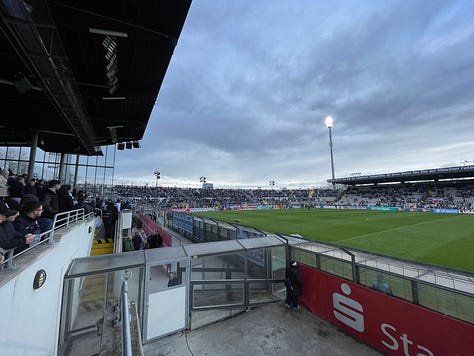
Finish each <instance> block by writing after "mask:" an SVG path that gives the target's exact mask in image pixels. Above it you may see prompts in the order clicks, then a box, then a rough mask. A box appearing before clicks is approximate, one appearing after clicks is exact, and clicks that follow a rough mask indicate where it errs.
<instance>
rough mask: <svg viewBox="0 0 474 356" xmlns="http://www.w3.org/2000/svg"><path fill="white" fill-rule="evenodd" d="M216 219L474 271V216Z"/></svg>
mask: <svg viewBox="0 0 474 356" xmlns="http://www.w3.org/2000/svg"><path fill="white" fill-rule="evenodd" d="M196 215H199V216H206V217H209V218H212V219H215V220H222V221H228V222H233V221H234V219H239V220H240V224H241V225H246V226H251V227H255V228H257V229H260V230H263V231H266V232H273V233H283V234H299V235H301V236H303V237H304V238H306V239H310V240H315V241H321V242H331V243H335V244H339V245H343V246H347V247H354V248H357V249H360V250H364V251H370V252H375V253H379V254H383V255H388V256H394V257H399V258H403V259H407V260H412V261H418V262H423V263H429V264H434V265H439V266H445V267H449V268H454V269H459V270H464V271H470V272H474V258H473V255H474V215H453V214H435V213H415V212H388V211H368V210H335V209H310V210H307V209H289V210H277V209H275V210H273V209H272V210H250V211H215V212H207V213H199V214H196Z"/></svg>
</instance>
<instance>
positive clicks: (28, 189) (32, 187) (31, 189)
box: [25, 178, 38, 196]
mask: <svg viewBox="0 0 474 356" xmlns="http://www.w3.org/2000/svg"><path fill="white" fill-rule="evenodd" d="M25 194H33V195H36V196H38V187H37V186H36V179H35V178H32V179H31V180H30V182H29V183H28V184H27V185H26V186H25Z"/></svg>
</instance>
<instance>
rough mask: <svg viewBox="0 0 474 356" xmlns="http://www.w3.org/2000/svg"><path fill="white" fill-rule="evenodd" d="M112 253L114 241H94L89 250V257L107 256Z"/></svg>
mask: <svg viewBox="0 0 474 356" xmlns="http://www.w3.org/2000/svg"><path fill="white" fill-rule="evenodd" d="M113 251H114V240H112V239H94V242H93V243H92V248H91V254H90V255H91V256H97V255H107V254H111V253H113Z"/></svg>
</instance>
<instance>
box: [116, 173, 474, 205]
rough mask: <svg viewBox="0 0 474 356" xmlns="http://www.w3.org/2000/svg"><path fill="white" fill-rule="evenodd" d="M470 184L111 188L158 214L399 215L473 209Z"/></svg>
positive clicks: (469, 182)
mask: <svg viewBox="0 0 474 356" xmlns="http://www.w3.org/2000/svg"><path fill="white" fill-rule="evenodd" d="M473 192H474V182H473V181H470V180H469V181H450V182H438V183H433V182H429V183H428V182H426V183H406V184H386V185H371V186H354V187H348V188H347V189H345V190H340V189H337V190H335V189H331V188H329V189H196V188H177V187H173V188H166V187H157V188H150V187H146V186H145V187H131V186H115V187H114V194H115V195H117V196H120V197H122V198H125V199H129V200H130V201H131V202H133V204H134V206H141V207H146V206H156V205H157V204H158V205H159V206H160V208H162V209H173V208H175V209H180V208H217V209H229V208H231V207H232V206H236V205H238V206H252V205H255V206H258V205H277V206H280V207H292V206H302V207H311V206H320V205H329V206H331V205H332V206H335V205H337V206H358V207H365V206H375V207H397V208H403V209H412V208H426V209H433V208H438V209H457V210H462V211H468V210H469V211H470V210H473V209H474V196H473Z"/></svg>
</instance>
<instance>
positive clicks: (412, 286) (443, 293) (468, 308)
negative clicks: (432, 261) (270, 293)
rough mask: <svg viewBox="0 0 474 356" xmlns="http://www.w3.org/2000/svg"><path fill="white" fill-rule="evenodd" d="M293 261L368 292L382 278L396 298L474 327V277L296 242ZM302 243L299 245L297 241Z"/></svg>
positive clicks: (353, 251)
mask: <svg viewBox="0 0 474 356" xmlns="http://www.w3.org/2000/svg"><path fill="white" fill-rule="evenodd" d="M285 238H287V239H289V240H293V241H291V242H292V244H291V246H290V254H291V259H293V260H296V261H298V262H301V263H303V264H305V265H308V266H311V267H313V268H316V269H317V270H320V271H324V272H326V273H330V274H332V275H336V276H339V277H342V278H345V279H348V280H351V281H353V282H354V283H357V284H360V285H363V286H365V287H368V288H374V287H373V282H374V281H375V280H376V279H377V277H379V276H380V277H382V278H383V279H384V281H385V282H387V283H388V284H390V286H391V289H392V292H393V294H392V295H393V296H395V297H397V298H401V299H403V300H405V301H408V302H410V303H413V304H416V305H420V306H423V307H426V308H429V309H431V310H434V311H437V312H439V313H442V314H445V315H449V316H451V317H454V318H457V319H460V320H463V321H466V322H469V323H474V274H473V273H470V272H467V271H456V270H451V269H448V268H442V267H438V266H432V265H426V264H422V263H417V262H413V261H408V260H402V259H398V258H392V257H388V256H382V255H377V254H373V253H368V252H364V251H359V250H357V249H353V248H347V247H341V246H335V245H331V244H326V243H320V242H313V241H308V240H304V239H296V238H294V237H291V236H288V235H285ZM296 240H299V241H296Z"/></svg>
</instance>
